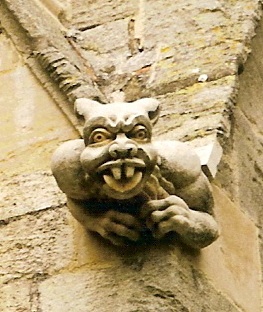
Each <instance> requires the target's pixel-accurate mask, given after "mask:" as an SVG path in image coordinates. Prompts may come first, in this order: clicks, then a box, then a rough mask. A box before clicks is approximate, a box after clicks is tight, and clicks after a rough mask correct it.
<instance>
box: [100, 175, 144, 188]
mask: <svg viewBox="0 0 263 312" xmlns="http://www.w3.org/2000/svg"><path fill="white" fill-rule="evenodd" d="M118 175H119V174H118ZM126 176H127V170H126ZM103 179H104V181H105V182H106V183H107V185H108V186H109V187H110V188H112V189H113V190H115V191H117V192H120V193H124V192H127V191H130V190H132V189H133V188H134V187H135V186H136V185H137V184H139V183H140V182H141V179H142V172H141V171H137V172H135V173H134V174H133V175H132V177H131V178H129V179H128V180H127V179H125V180H123V181H120V179H115V178H114V175H113V176H111V175H106V174H105V175H103Z"/></svg>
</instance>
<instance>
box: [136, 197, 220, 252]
mask: <svg viewBox="0 0 263 312" xmlns="http://www.w3.org/2000/svg"><path fill="white" fill-rule="evenodd" d="M141 215H142V217H144V218H145V219H146V225H147V227H148V228H149V229H150V230H151V231H152V234H153V236H154V237H155V238H162V237H163V236H165V234H167V233H169V232H176V233H177V234H179V236H180V237H181V240H182V241H183V242H184V243H186V244H187V245H188V246H190V247H193V248H204V247H206V246H208V245H209V244H211V243H212V242H213V241H214V240H215V239H216V238H217V237H218V227H217V223H216V221H215V220H214V218H213V217H212V216H211V215H210V214H208V213H206V212H202V211H195V210H191V209H189V207H188V205H187V204H186V203H185V202H184V201H183V200H182V199H181V198H179V197H177V196H169V197H167V198H166V199H161V200H152V201H149V202H147V203H146V204H145V205H144V206H143V209H142V213H141Z"/></svg>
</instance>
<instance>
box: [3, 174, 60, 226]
mask: <svg viewBox="0 0 263 312" xmlns="http://www.w3.org/2000/svg"><path fill="white" fill-rule="evenodd" d="M28 190H30V194H29V191H28ZM65 202H66V198H65V196H64V194H62V192H60V191H59V189H58V188H57V187H56V182H55V180H54V178H53V176H52V174H51V172H45V171H39V172H34V173H27V174H26V173H24V174H21V175H17V176H15V177H12V178H10V177H9V176H6V177H2V181H1V194H0V209H1V214H0V218H1V220H2V221H4V220H8V219H10V218H15V217H18V216H22V215H25V214H26V213H30V212H33V211H35V212H36V211H39V210H45V209H48V208H55V207H58V206H63V205H64V204H65Z"/></svg>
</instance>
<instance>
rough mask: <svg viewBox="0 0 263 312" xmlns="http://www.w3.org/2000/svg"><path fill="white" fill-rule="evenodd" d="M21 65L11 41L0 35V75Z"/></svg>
mask: <svg viewBox="0 0 263 312" xmlns="http://www.w3.org/2000/svg"><path fill="white" fill-rule="evenodd" d="M19 64H21V59H20V56H19V54H18V53H17V50H16V49H15V47H14V45H13V44H12V42H11V40H10V39H8V38H7V37H6V36H5V35H4V34H3V33H2V34H0V75H3V72H6V71H9V70H12V69H15V68H16V67H17V66H19Z"/></svg>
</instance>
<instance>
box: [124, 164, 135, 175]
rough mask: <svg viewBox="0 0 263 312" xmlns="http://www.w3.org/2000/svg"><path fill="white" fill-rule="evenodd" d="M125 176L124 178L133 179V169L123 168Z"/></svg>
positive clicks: (129, 167)
mask: <svg viewBox="0 0 263 312" xmlns="http://www.w3.org/2000/svg"><path fill="white" fill-rule="evenodd" d="M125 175H126V178H131V177H133V175H134V167H131V166H125Z"/></svg>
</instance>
